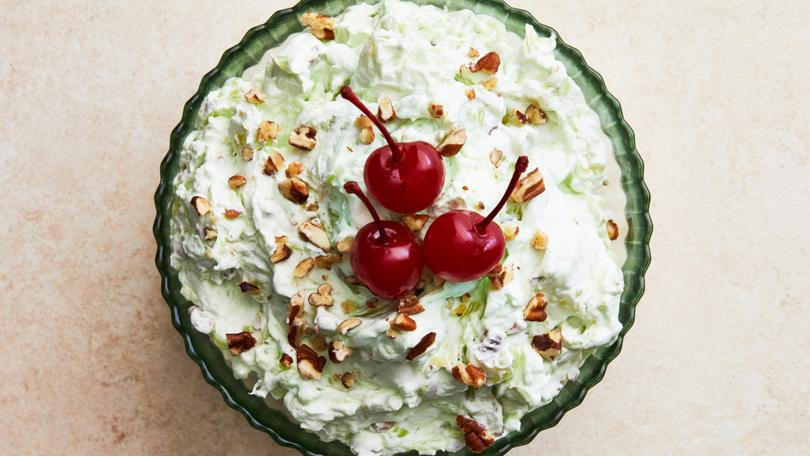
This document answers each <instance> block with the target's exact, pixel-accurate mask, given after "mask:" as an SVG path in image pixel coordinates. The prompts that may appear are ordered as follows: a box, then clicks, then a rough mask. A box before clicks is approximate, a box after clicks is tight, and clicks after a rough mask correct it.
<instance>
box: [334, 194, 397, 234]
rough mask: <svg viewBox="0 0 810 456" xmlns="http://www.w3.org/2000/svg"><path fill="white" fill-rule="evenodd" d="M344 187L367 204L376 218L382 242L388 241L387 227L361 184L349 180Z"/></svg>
mask: <svg viewBox="0 0 810 456" xmlns="http://www.w3.org/2000/svg"><path fill="white" fill-rule="evenodd" d="M343 189H344V190H346V193H351V194H352V195H355V196H357V197H358V198H360V201H362V202H363V204H364V205H365V206H366V209H368V211H369V212H370V213H371V217H372V218H373V219H374V223H376V224H377V231H379V232H380V241H381V242H382V243H386V242H388V235H387V234H385V228H383V224H382V220H380V215H379V214H377V210H376V209H374V206H372V205H371V201H369V200H368V197H367V196H366V194H365V193H363V190H361V189H360V185H359V184H358V183H357V182H355V181H349V182H346V183H345V184H343Z"/></svg>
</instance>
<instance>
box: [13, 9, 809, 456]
mask: <svg viewBox="0 0 810 456" xmlns="http://www.w3.org/2000/svg"><path fill="white" fill-rule="evenodd" d="M513 4H514V5H515V6H519V7H523V8H526V9H529V10H531V11H532V12H533V13H534V15H535V16H536V17H538V18H539V19H540V20H541V21H542V22H545V23H547V24H550V25H552V26H554V27H556V28H557V30H558V31H559V32H560V34H561V35H562V36H563V37H564V38H565V39H566V41H568V42H569V43H571V44H572V45H574V46H576V47H578V48H579V49H580V50H582V51H583V53H584V54H585V56H586V58H587V60H588V62H589V63H590V64H591V65H593V66H594V67H595V68H597V69H598V70H599V71H600V72H601V73H602V74H603V75H604V77H605V80H606V81H607V84H608V87H609V89H610V90H611V91H612V92H613V93H614V94H615V95H616V96H617V97H618V98H619V100H620V101H621V102H622V104H623V106H624V112H625V115H626V117H627V119H628V121H629V122H630V124H631V125H633V127H634V128H635V130H636V134H637V139H638V148H639V150H640V151H641V154H642V155H643V157H644V159H645V161H646V163H647V175H646V178H647V182H648V184H649V186H650V190H651V192H652V196H653V203H652V216H653V220H654V222H655V233H654V235H653V241H652V252H653V263H652V267H651V268H650V271H649V273H648V276H647V277H648V281H647V293H646V295H645V296H644V298H643V299H642V302H641V304H640V305H639V307H638V314H637V320H636V326H635V327H634V328H633V330H632V331H631V332H630V334H629V335H628V337H627V339H626V341H625V347H624V351H623V353H622V354H621V356H619V358H618V359H617V360H616V361H615V362H614V363H613V364H611V366H610V368H609V369H608V372H607V376H606V377H605V380H604V381H603V382H602V383H601V384H599V385H598V386H597V387H596V388H594V389H593V390H592V391H591V392H590V393H589V394H588V396H587V398H586V400H585V402H584V403H583V405H581V406H580V407H578V408H576V409H574V411H572V412H571V413H569V414H568V415H566V416H565V418H563V420H562V422H561V423H560V424H559V425H558V426H557V427H555V428H553V429H551V430H548V431H546V432H543V433H542V434H540V436H539V437H538V438H537V439H536V440H535V441H534V443H533V444H531V445H530V446H527V447H522V448H520V449H517V450H515V451H514V452H513V453H512V454H514V455H516V456H517V455H524V456H528V455H534V454H540V453H541V452H542V453H543V454H603V453H605V452H610V453H616V454H683V453H686V452H689V453H691V454H724V453H729V452H733V453H741V454H742V453H746V454H763V453H764V454H774V453H781V454H798V453H803V452H804V453H806V452H807V451H810V434H808V432H807V431H808V429H810V415H809V414H810V382H808V381H807V379H808V377H810V363H808V359H810V331H808V328H810V280H808V279H807V269H808V268H807V267H808V264H810V263H808V254H810V241H809V240H808V235H807V230H808V227H810V204H809V203H808V201H810V184H808V181H809V180H810V179H808V178H810V128H809V127H808V126H807V125H808V123H807V119H808V118H810V92H808V87H809V86H808V83H807V76H806V75H807V73H808V71H810V61H808V59H807V56H808V55H810V39H808V32H807V28H806V24H807V22H808V21H810V3H808V2H806V1H798V0H793V1H780V2H768V1H745V2H703V1H696V0H686V1H680V2H663V1H658V2H641V1H624V0H618V1H614V2H603V1H596V0H589V1H578V2H559V1H556V2H552V1H514V2H513ZM225 5H227V7H225ZM288 5H289V3H288V2H283V1H258V0H255V1H246V0H240V1H233V2H225V3H223V2H221V1H214V0H196V1H172V2H167V1H163V0H160V1H159V0H141V1H137V2H121V1H117V2H108V1H89V0H84V1H82V0H66V1H61V2H46V1H40V0H35V1H18V0H0V113H2V121H0V189H1V190H2V194H3V195H6V196H5V198H7V199H6V201H5V203H3V213H4V215H3V217H2V218H0V252H2V260H1V261H0V344H2V350H0V366H1V367H0V453H4V454H51V453H54V452H55V453H61V454H192V453H199V454H270V455H282V456H288V455H293V454H297V453H295V452H293V451H291V450H288V449H283V448H280V447H278V446H277V445H276V444H275V443H274V442H273V441H272V440H271V439H270V438H269V437H268V436H266V435H264V434H262V433H260V432H257V431H255V430H253V429H252V428H251V427H250V426H248V424H247V422H246V421H245V420H244V418H243V417H242V416H241V415H239V414H238V413H237V412H235V411H233V410H231V409H229V408H228V407H226V406H225V404H224V402H223V401H222V398H221V397H220V396H219V393H217V392H216V391H215V390H214V389H213V388H211V387H210V386H208V385H207V384H206V383H205V382H204V381H203V380H202V377H201V376H200V372H199V370H198V368H197V366H195V365H194V363H192V362H191V360H189V359H188V358H187V357H186V355H185V353H184V351H183V346H182V342H181V339H180V337H179V336H178V335H177V333H176V332H175V331H174V329H173V328H172V327H171V324H170V322H169V313H168V308H167V307H166V305H165V304H164V303H163V300H162V298H161V296H160V293H159V290H158V274H157V272H156V270H155V267H154V265H153V256H154V251H155V244H154V240H153V239H152V234H151V224H152V220H153V217H154V209H153V204H152V194H153V192H154V190H155V187H156V186H157V182H158V164H159V162H160V160H161V159H162V157H163V155H164V153H165V151H166V149H167V148H168V137H169V132H170V131H171V129H172V128H173V127H174V125H175V124H176V123H177V122H178V120H179V118H180V114H181V109H182V106H183V103H184V102H185V101H186V100H187V99H188V98H189V97H190V96H191V95H192V94H193V92H194V90H195V89H196V86H197V84H198V82H199V80H200V78H201V76H202V75H203V74H204V73H205V72H206V71H208V70H209V69H210V68H212V67H213V66H214V65H215V64H216V63H217V61H218V59H219V56H220V55H221V53H222V51H223V50H224V49H225V48H227V47H229V46H230V45H232V44H235V43H236V42H237V41H238V40H239V39H240V38H241V37H242V35H243V34H244V32H245V31H246V30H247V29H248V28H249V27H251V26H253V25H256V24H258V23H261V22H263V21H264V20H265V19H266V17H267V16H269V15H270V14H271V13H272V12H273V11H275V10H276V9H278V8H280V7H285V6H288ZM712 5H713V6H712Z"/></svg>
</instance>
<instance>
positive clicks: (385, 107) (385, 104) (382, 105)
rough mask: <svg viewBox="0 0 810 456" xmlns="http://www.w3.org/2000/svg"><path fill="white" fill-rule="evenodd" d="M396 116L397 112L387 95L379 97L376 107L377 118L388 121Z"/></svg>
mask: <svg viewBox="0 0 810 456" xmlns="http://www.w3.org/2000/svg"><path fill="white" fill-rule="evenodd" d="M396 117H397V112H396V111H395V110H394V105H393V104H392V103H391V99H390V98H388V97H382V98H380V102H379V103H378V108H377V118H378V119H380V120H381V121H383V122H389V121H391V120H394V119H395V118H396Z"/></svg>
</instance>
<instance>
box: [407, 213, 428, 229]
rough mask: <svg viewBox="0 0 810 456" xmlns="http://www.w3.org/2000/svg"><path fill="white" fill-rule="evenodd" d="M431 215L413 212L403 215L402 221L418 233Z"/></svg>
mask: <svg viewBox="0 0 810 456" xmlns="http://www.w3.org/2000/svg"><path fill="white" fill-rule="evenodd" d="M429 218H430V216H428V215H427V214H411V215H403V216H402V221H403V222H404V223H405V226H407V227H408V229H409V230H411V231H412V232H414V233H416V232H418V231H420V230H421V229H422V228H423V227H424V226H425V223H427V221H428V219H429Z"/></svg>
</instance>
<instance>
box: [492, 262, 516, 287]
mask: <svg viewBox="0 0 810 456" xmlns="http://www.w3.org/2000/svg"><path fill="white" fill-rule="evenodd" d="M487 277H489V281H490V283H491V285H492V289H493V290H500V289H501V288H503V286H504V285H506V284H507V283H509V281H510V280H512V278H513V277H514V272H513V271H512V268H511V267H504V266H503V265H502V264H498V265H497V266H495V267H494V268H492V270H491V271H489V273H488V274H487Z"/></svg>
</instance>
